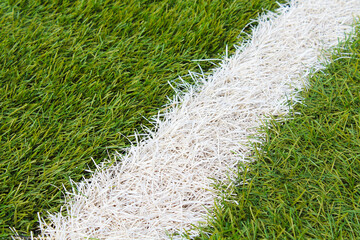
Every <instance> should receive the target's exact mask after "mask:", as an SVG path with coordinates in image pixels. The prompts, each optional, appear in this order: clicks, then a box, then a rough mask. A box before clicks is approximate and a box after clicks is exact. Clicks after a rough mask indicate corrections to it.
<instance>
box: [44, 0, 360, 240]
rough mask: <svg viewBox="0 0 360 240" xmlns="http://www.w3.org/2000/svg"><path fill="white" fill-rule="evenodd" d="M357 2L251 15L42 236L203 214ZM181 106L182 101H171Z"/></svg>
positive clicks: (151, 232) (149, 235)
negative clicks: (248, 34) (242, 39)
mask: <svg viewBox="0 0 360 240" xmlns="http://www.w3.org/2000/svg"><path fill="white" fill-rule="evenodd" d="M359 14H360V0H303V1H294V0H292V1H290V7H287V6H282V7H280V8H279V10H278V13H269V14H267V15H266V16H263V17H261V18H260V19H259V25H258V27H256V28H255V29H254V31H253V35H252V38H251V41H249V42H248V43H243V44H241V45H240V46H239V47H238V50H237V51H236V53H235V55H234V56H232V57H230V58H229V59H225V60H224V61H223V62H222V63H221V67H219V68H218V69H216V70H215V71H214V72H213V74H212V75H211V76H208V77H204V78H202V77H201V76H195V75H194V77H195V78H196V79H197V81H198V82H199V83H201V84H198V85H196V86H188V87H187V93H186V94H185V95H184V94H183V93H182V92H180V91H179V92H178V95H177V96H176V97H175V98H174V100H173V102H171V103H170V105H174V106H175V107H172V108H168V109H167V110H166V111H165V112H161V113H160V114H161V115H162V116H163V117H164V118H165V119H164V120H163V121H160V120H158V119H159V118H157V120H156V119H155V120H154V121H156V125H157V129H156V130H155V131H154V132H153V131H149V134H148V135H147V136H146V137H143V138H142V139H141V140H139V141H138V142H137V143H136V145H134V146H133V147H131V148H129V149H128V154H127V155H126V156H124V157H121V161H122V164H117V165H115V166H113V167H110V168H107V169H104V170H98V171H97V172H96V173H94V175H93V177H92V178H91V179H89V180H86V181H83V182H80V183H77V184H76V186H77V191H74V192H72V193H68V195H69V197H70V198H71V199H72V200H71V201H69V202H68V203H67V205H65V206H64V209H63V210H64V212H65V213H66V214H67V215H68V216H67V217H62V215H61V214H60V213H56V214H53V215H50V216H49V217H48V218H47V219H48V221H50V223H51V224H49V225H46V224H45V223H44V221H42V223H41V229H42V233H43V237H47V238H46V239H80V238H84V239H86V238H87V237H96V238H100V239H166V238H167V236H166V231H169V232H173V231H176V230H180V231H181V229H188V228H189V226H190V224H196V223H197V222H198V221H201V220H203V219H204V216H205V215H204V214H206V211H205V210H204V207H211V206H212V204H213V201H214V198H215V197H216V194H214V193H213V192H212V191H209V189H211V184H212V183H213V181H212V180H211V179H209V178H210V177H211V178H217V179H219V180H221V181H226V180H227V178H226V176H227V174H230V175H231V174H232V173H229V169H234V167H235V166H236V164H237V163H238V162H239V161H245V157H246V156H247V155H248V154H249V152H250V150H251V149H249V148H248V147H246V143H247V141H248V139H247V138H248V136H250V135H252V134H255V133H256V127H258V126H259V124H260V120H261V119H263V117H264V116H266V115H271V114H285V113H286V112H287V108H286V107H285V106H284V105H283V103H284V101H285V99H286V97H285V96H292V97H293V98H294V99H296V95H292V94H293V93H294V90H295V88H298V89H301V87H302V86H303V82H304V81H306V77H307V75H308V74H309V71H310V69H322V68H323V67H324V66H323V63H324V60H325V59H326V57H323V58H320V56H321V55H322V49H325V50H329V49H330V48H332V47H334V46H336V45H337V43H338V40H341V39H344V36H345V35H344V33H348V32H350V31H352V29H353V28H352V27H351V24H352V23H353V17H354V16H355V15H359ZM178 103H180V104H178Z"/></svg>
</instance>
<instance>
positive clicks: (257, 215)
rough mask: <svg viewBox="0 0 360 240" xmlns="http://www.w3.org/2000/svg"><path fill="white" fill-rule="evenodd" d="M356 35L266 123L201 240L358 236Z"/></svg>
mask: <svg viewBox="0 0 360 240" xmlns="http://www.w3.org/2000/svg"><path fill="white" fill-rule="evenodd" d="M355 37H356V38H354V39H351V40H348V41H346V42H343V43H342V44H341V45H340V46H339V48H338V49H337V51H336V52H335V53H334V55H333V56H332V58H331V62H332V63H331V64H330V65H329V66H328V67H327V68H326V69H324V70H323V71H322V72H319V73H317V74H315V75H314V76H312V77H311V78H310V80H309V88H308V89H307V90H304V91H303V92H302V93H301V95H300V98H302V101H301V104H297V105H296V106H295V107H294V108H293V110H291V112H290V114H289V116H288V117H287V120H286V121H284V119H279V118H273V119H272V120H270V121H269V122H268V123H267V124H266V125H265V126H264V127H263V128H262V133H263V136H262V137H263V138H262V139H259V140H260V141H261V142H262V143H257V144H256V145H255V146H254V149H256V152H255V154H254V156H253V159H254V160H255V161H254V162H253V163H252V164H250V165H248V166H245V167H246V170H245V171H244V172H242V173H241V174H240V175H239V177H238V180H237V182H236V184H235V185H234V186H233V187H232V188H228V189H223V190H224V194H225V195H226V198H224V199H222V201H218V202H217V204H216V207H215V208H214V211H213V215H212V216H213V217H212V218H211V219H210V221H209V223H210V224H209V226H208V227H207V228H203V229H202V237H199V238H198V239H231V240H233V239H297V240H299V239H360V71H359V66H360V31H359V27H358V28H357V33H356V34H355ZM245 182H246V184H243V183H245ZM221 187H224V186H219V188H221ZM226 187H228V186H226Z"/></svg>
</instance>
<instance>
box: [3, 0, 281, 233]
mask: <svg viewBox="0 0 360 240" xmlns="http://www.w3.org/2000/svg"><path fill="white" fill-rule="evenodd" d="M276 7H277V4H276V3H275V0H266V1H264V0H251V1H248V0H237V1H236V0H196V1H190V0H158V1H154V0H153V1H146V0H142V1H140V0H122V1H110V0H89V1H80V0H75V1H66V0H63V1H62V0H52V1H40V0H32V1H26V0H21V1H16V0H8V1H0V50H1V53H0V183H1V184H0V237H8V236H9V234H11V232H10V230H9V227H15V228H16V229H17V230H18V232H19V233H22V234H28V233H29V231H34V230H36V229H37V221H38V219H37V212H41V213H42V214H46V211H50V212H53V211H58V210H59V208H60V206H61V204H62V203H63V196H62V193H61V190H63V188H62V186H64V187H65V188H70V187H71V185H70V181H69V179H70V178H71V179H73V180H74V181H80V180H81V179H82V177H83V176H85V177H86V176H89V173H88V172H87V171H86V170H87V169H88V168H90V169H93V168H94V163H93V161H92V159H91V157H93V159H94V161H95V162H96V163H99V162H101V161H103V159H105V158H109V157H111V154H112V153H114V151H115V150H116V151H120V150H121V149H122V148H123V147H126V146H128V145H129V140H127V138H126V137H129V136H131V135H132V134H133V133H134V131H135V130H138V131H140V132H141V128H140V126H141V124H144V125H146V126H150V124H149V123H148V122H147V121H146V120H145V118H149V117H151V116H152V115H155V114H156V113H157V111H158V110H159V109H160V108H161V106H163V104H165V103H166V102H167V98H166V96H172V94H173V91H172V88H171V87H170V85H169V84H168V81H172V80H174V79H176V78H177V77H178V76H182V75H186V74H187V73H188V71H189V70H190V71H198V66H197V62H194V61H192V60H194V59H207V58H219V57H220V56H222V55H223V54H224V51H225V47H226V45H229V46H232V45H233V44H235V43H237V42H238V41H239V39H238V35H239V34H240V32H241V30H242V29H243V28H244V27H245V26H246V24H248V23H249V21H250V19H252V18H256V17H257V16H258V14H259V13H261V12H263V11H264V10H271V9H274V8H276ZM230 52H231V51H230ZM201 66H202V67H203V69H204V70H205V71H209V69H210V67H211V66H212V65H211V64H210V63H202V65H201ZM188 80H189V81H191V79H188ZM129 138H130V141H131V140H133V138H131V137H129Z"/></svg>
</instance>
